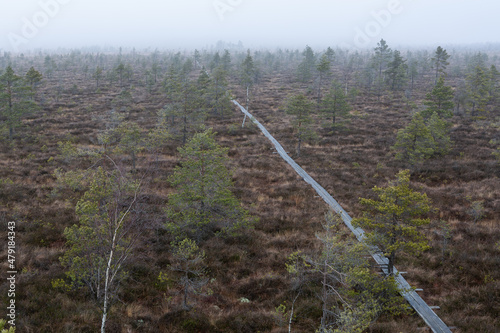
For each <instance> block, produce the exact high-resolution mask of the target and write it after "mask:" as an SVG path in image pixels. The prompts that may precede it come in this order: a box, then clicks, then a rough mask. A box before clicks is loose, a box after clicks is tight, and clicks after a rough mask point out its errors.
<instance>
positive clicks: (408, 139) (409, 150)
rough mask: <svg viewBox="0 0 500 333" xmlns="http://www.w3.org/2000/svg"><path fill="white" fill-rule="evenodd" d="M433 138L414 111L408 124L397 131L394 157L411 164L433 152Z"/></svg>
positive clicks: (420, 160) (429, 155) (418, 161)
mask: <svg viewBox="0 0 500 333" xmlns="http://www.w3.org/2000/svg"><path fill="white" fill-rule="evenodd" d="M434 147H435V143H434V139H433V137H432V134H431V131H430V130H429V128H428V127H427V126H426V125H425V123H424V119H423V117H422V115H421V114H420V113H416V114H415V115H414V116H413V118H412V120H411V122H410V124H409V125H408V126H406V127H405V128H404V129H400V130H399V131H398V134H397V137H396V144H395V145H394V146H393V147H392V148H393V149H394V150H396V159H397V160H402V161H406V162H407V163H408V164H409V165H411V166H413V165H415V164H418V163H420V162H422V161H423V160H425V159H427V158H429V157H431V156H432V155H433V154H434Z"/></svg>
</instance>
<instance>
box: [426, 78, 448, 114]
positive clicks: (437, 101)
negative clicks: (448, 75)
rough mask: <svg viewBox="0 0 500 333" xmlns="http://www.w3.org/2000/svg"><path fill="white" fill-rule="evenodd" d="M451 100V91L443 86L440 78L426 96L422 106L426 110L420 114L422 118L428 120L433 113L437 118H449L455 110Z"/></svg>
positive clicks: (442, 79) (442, 80)
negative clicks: (425, 107)
mask: <svg viewBox="0 0 500 333" xmlns="http://www.w3.org/2000/svg"><path fill="white" fill-rule="evenodd" d="M453 98H454V94H453V89H452V88H451V87H449V86H445V85H444V77H442V76H441V77H440V78H439V80H438V81H437V83H436V85H435V86H434V88H433V89H432V91H431V92H429V93H428V94H427V96H426V100H425V102H424V104H425V106H427V109H425V110H423V111H422V112H421V114H422V116H423V117H424V118H425V119H428V118H429V117H430V116H431V115H432V114H433V113H434V112H435V113H437V115H438V116H439V117H443V118H450V117H451V116H452V115H453V109H454V108H455V104H454V103H453Z"/></svg>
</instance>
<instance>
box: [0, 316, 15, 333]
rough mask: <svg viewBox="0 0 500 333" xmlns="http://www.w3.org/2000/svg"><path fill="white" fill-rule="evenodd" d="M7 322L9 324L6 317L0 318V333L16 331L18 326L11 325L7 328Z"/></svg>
mask: <svg viewBox="0 0 500 333" xmlns="http://www.w3.org/2000/svg"><path fill="white" fill-rule="evenodd" d="M5 324H7V321H6V320H5V319H0V333H15V332H16V328H15V327H12V326H11V327H9V329H6V328H5Z"/></svg>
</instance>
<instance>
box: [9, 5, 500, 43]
mask: <svg viewBox="0 0 500 333" xmlns="http://www.w3.org/2000/svg"><path fill="white" fill-rule="evenodd" d="M499 13H500V1H499V0H308V1H306V0H141V1H132V0H0V49H2V50H8V51H25V50H29V49H37V48H58V47H64V48H77V47H85V46H116V47H118V46H123V47H132V46H134V47H137V48H139V49H140V48H146V47H151V48H160V49H185V48H188V49H191V48H203V47H205V46H210V45H213V44H215V43H216V42H217V41H218V40H224V41H228V42H233V43H237V42H238V41H240V40H241V41H242V42H243V44H244V45H245V46H246V47H269V48H275V47H298V48H302V47H304V46H305V45H306V44H308V45H310V46H313V47H315V48H322V47H326V46H337V45H340V46H344V47H353V48H354V47H357V48H363V47H369V48H372V47H374V46H376V43H377V41H379V40H380V39H381V38H384V39H385V40H387V42H388V43H389V45H390V46H398V45H401V46H406V45H416V46H422V45H428V46H436V45H450V44H471V43H500V33H499V32H500V23H499V22H500V19H499V18H498V15H499Z"/></svg>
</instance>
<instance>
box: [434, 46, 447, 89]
mask: <svg viewBox="0 0 500 333" xmlns="http://www.w3.org/2000/svg"><path fill="white" fill-rule="evenodd" d="M449 58H450V55H449V54H448V52H446V50H445V49H443V48H442V47H441V46H438V47H437V49H436V52H435V53H434V57H433V58H432V59H431V61H432V67H433V68H434V69H435V70H436V83H437V82H438V77H439V76H446V72H445V70H446V67H447V66H448V65H449V64H450V63H449V62H448V59H449Z"/></svg>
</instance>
